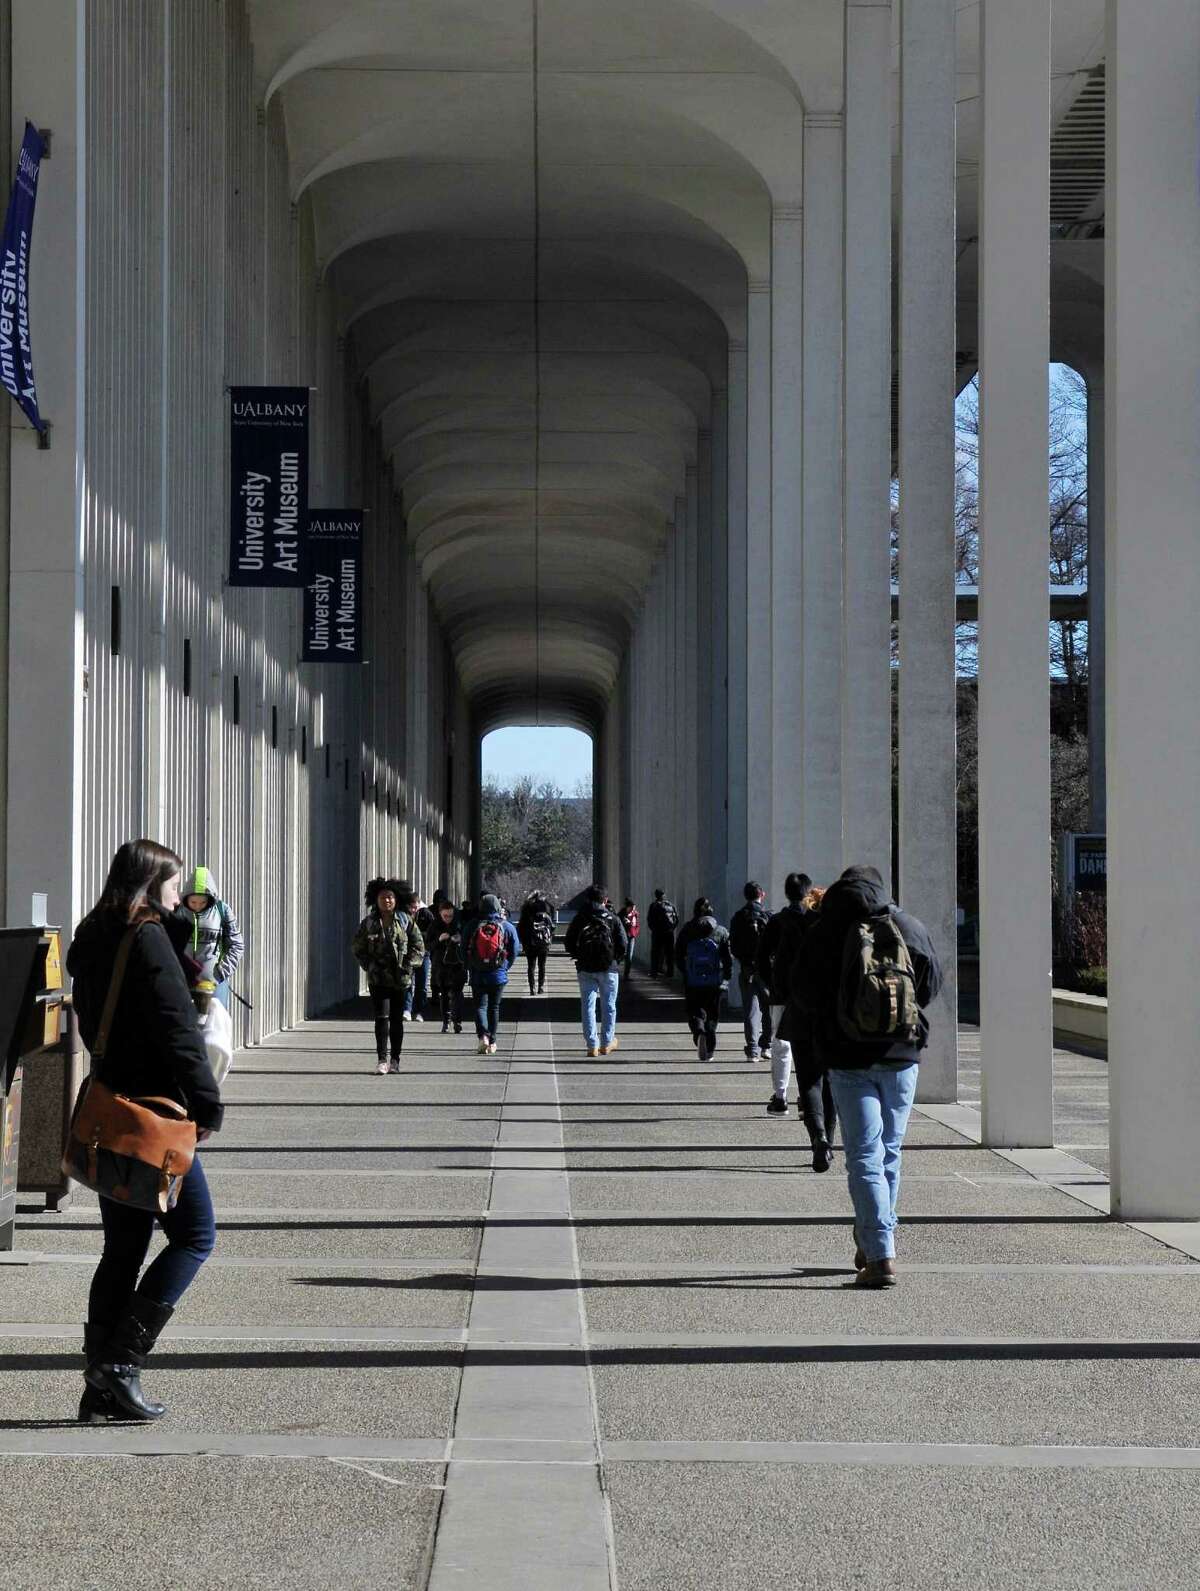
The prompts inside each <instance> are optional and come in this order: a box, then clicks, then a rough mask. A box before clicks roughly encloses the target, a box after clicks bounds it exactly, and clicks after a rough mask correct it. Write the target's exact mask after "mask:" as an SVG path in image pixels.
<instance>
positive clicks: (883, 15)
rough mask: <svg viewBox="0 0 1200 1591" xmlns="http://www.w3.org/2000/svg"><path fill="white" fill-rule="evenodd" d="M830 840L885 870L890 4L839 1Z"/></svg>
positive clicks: (888, 857)
mask: <svg viewBox="0 0 1200 1591" xmlns="http://www.w3.org/2000/svg"><path fill="white" fill-rule="evenodd" d="M845 46H846V156H845V158H846V213H845V249H844V265H845V322H844V337H843V346H844V379H845V386H844V391H843V410H842V412H843V416H844V421H843V435H844V438H845V441H844V447H843V491H844V520H845V523H844V534H843V541H842V582H843V615H844V624H843V632H842V839H843V845H844V847H845V858H846V860H847V861H848V862H867V863H870V864H871V865H872V866H874V867H877V868H878V869H879V871H880V872H881V873H882V874H883V875H884V876H885V877H887V876H888V873H889V872H890V869H891V865H892V680H891V673H892V665H891V613H892V601H891V579H892V572H891V551H890V540H891V537H890V526H891V477H892V383H891V369H892V366H891V359H890V358H881V357H880V350H881V349H890V348H891V346H892V280H891V278H892V99H893V94H892V63H891V53H892V7H891V0H849V3H848V4H847V6H846V40H845Z"/></svg>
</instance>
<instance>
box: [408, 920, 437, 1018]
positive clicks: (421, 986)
mask: <svg viewBox="0 0 1200 1591" xmlns="http://www.w3.org/2000/svg"><path fill="white" fill-rule="evenodd" d="M412 916H413V921H414V922H415V923H416V925H417V932H418V933H419V934H420V935H421V942H422V944H423V945H424V946H425V955H424V958H423V959H422V960H421V961H420V962H419V963H418V964H417V965H416V966H415V967H414V968H413V975H412V982H411V983H410V984H409V986H408V988H407V990H406V991H405V995H404V1020H405V1021H406V1022H424V1020H425V1005H426V1002H427V1001H428V999H429V991H430V987H431V984H430V977H431V973H432V970H433V967H432V961H431V959H430V955H429V936H430V934H432V932H433V928H434V923H435V922H436V920H437V919H436V916H435V913H434V912H433V911H432V910H431V909H430V908H429V907H428V906H426V904H425V902H424V901H423V900H422V899H421V897H420V896H419V895H416V896H414V898H413V907H412Z"/></svg>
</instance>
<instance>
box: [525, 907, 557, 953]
mask: <svg viewBox="0 0 1200 1591" xmlns="http://www.w3.org/2000/svg"><path fill="white" fill-rule="evenodd" d="M553 939H554V924H553V923H552V922H551V920H550V913H549V912H548V911H546V910H544V909H540V910H538V911H536V912H534V914H533V916H532V917H531V918H530V919H529V943H530V944H531V945H533V946H535V947H536V948H537V949H538V950H549V948H550V945H551V943H552V941H553Z"/></svg>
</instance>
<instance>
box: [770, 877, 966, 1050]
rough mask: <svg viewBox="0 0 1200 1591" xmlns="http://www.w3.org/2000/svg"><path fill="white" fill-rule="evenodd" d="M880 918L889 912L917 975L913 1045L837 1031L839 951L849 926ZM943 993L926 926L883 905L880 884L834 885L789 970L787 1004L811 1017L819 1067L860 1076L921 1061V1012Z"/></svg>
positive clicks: (924, 1029)
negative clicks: (863, 1039)
mask: <svg viewBox="0 0 1200 1591" xmlns="http://www.w3.org/2000/svg"><path fill="white" fill-rule="evenodd" d="M880 912H890V913H891V915H892V920H893V921H894V922H895V924H896V927H897V928H899V930H900V932H901V933H902V934H903V935H904V942H905V944H906V945H907V946H908V950H909V954H910V955H911V957H912V963H913V972H914V973H915V975H916V983H917V987H916V995H917V1004H918V1005H919V1006H920V1007H921V1037H920V1039H919V1040H918V1041H917V1042H916V1043H915V1044H909V1043H887V1042H880V1043H876V1044H863V1043H857V1042H855V1041H854V1040H852V1039H848V1038H847V1037H846V1035H845V1034H844V1033H843V1032H842V1030H841V1028H840V1027H839V1026H838V1021H837V997H838V988H839V985H840V983H841V977H842V951H843V948H844V946H845V943H846V934H847V932H848V931H849V929H850V927H851V925H852V924H853V923H857V922H864V921H865V920H866V919H867V918H868V917H874V916H876V915H878V914H879V913H880ZM941 987H942V964H941V962H940V961H939V960H938V953H937V951H936V950H935V948H934V945H933V941H932V939H930V937H929V932H928V930H927V929H926V927H925V924H924V923H922V922H920V921H918V919H917V918H916V917H910V916H909V914H908V913H907V912H903V911H901V910H900V908H899V906H897V905H896V904H895V903H894V902H893V901H890V900H889V899H888V894H887V891H886V890H885V889H884V888H883V886H882V885H881V884H873V883H871V881H870V880H869V879H860V878H854V879H839V880H838V881H837V883H836V884H831V885H830V886H829V888H828V889H827V890H826V892H825V898H824V900H823V901H822V902H821V909H820V911H819V912H818V913H817V920H816V923H815V924H814V926H813V929H812V932H811V933H810V934H809V935H808V936H807V938H806V939H805V941H804V946H803V952H802V954H801V955H800V956H799V957H798V958H797V959H796V962H795V965H794V967H793V969H792V998H793V1000H794V1001H795V1002H796V1004H797V1005H798V1006H799V1007H800V1009H801V1010H802V1011H808V1012H811V1014H812V1016H813V1037H814V1040H815V1043H816V1049H817V1056H818V1058H819V1060H820V1061H821V1064H822V1065H823V1066H827V1067H828V1066H836V1067H838V1068H840V1069H843V1070H845V1071H860V1070H863V1069H865V1068H866V1067H868V1066H874V1065H877V1064H883V1065H889V1066H908V1065H910V1064H911V1063H912V1062H914V1061H917V1060H919V1059H920V1054H921V1051H922V1050H923V1049H924V1048H925V1045H926V1042H927V1040H928V1038H929V1022H928V1019H927V1018H926V1016H925V1007H926V1006H927V1005H930V1004H932V1002H933V1001H934V1000H936V999H937V997H938V993H939V991H940V989H941Z"/></svg>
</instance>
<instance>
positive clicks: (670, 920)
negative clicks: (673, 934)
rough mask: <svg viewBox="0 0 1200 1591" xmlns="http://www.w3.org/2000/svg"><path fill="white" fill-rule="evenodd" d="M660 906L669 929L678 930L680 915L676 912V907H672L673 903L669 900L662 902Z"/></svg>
mask: <svg viewBox="0 0 1200 1591" xmlns="http://www.w3.org/2000/svg"><path fill="white" fill-rule="evenodd" d="M659 905H660V906H661V907H662V913H663V916H664V918H665V919H666V922H667V927H668V928H678V927H679V913H678V912H677V911H676V910H675V908H674V906H672V905H671V902H670V901H669V900H664V901H660V902H659Z"/></svg>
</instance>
